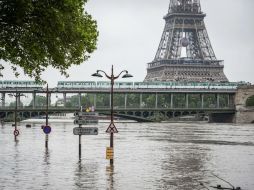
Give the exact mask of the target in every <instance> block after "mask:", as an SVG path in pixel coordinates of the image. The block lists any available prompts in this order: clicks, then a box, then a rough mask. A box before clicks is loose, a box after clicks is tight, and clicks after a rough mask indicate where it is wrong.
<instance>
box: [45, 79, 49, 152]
mask: <svg viewBox="0 0 254 190" xmlns="http://www.w3.org/2000/svg"><path fill="white" fill-rule="evenodd" d="M48 91H49V87H48V84H47V92H46V97H47V98H46V126H48V109H49V108H48V106H49V105H48V101H49V97H48V96H49V95H48ZM48 141H49V137H48V134H46V136H45V148H46V149H48Z"/></svg>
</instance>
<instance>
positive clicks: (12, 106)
mask: <svg viewBox="0 0 254 190" xmlns="http://www.w3.org/2000/svg"><path fill="white" fill-rule="evenodd" d="M9 107H11V108H15V107H16V102H15V101H14V102H11V103H10V105H9ZM17 107H23V103H22V102H20V103H19V105H17Z"/></svg>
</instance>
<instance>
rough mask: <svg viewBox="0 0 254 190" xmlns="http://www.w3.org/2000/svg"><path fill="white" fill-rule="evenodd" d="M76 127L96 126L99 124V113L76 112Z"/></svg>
mask: <svg viewBox="0 0 254 190" xmlns="http://www.w3.org/2000/svg"><path fill="white" fill-rule="evenodd" d="M74 116H75V120H74V124H75V125H95V124H98V113H96V112H76V113H74Z"/></svg>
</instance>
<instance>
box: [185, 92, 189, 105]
mask: <svg viewBox="0 0 254 190" xmlns="http://www.w3.org/2000/svg"><path fill="white" fill-rule="evenodd" d="M185 101H186V102H185V108H189V94H185Z"/></svg>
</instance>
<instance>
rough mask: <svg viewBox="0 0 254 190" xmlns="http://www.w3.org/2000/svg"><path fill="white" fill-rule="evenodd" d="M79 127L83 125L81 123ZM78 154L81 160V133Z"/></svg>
mask: <svg viewBox="0 0 254 190" xmlns="http://www.w3.org/2000/svg"><path fill="white" fill-rule="evenodd" d="M80 112H81V113H82V106H80ZM79 128H82V125H81V124H79ZM78 150H79V151H78V155H79V161H81V134H80V135H79V146H78Z"/></svg>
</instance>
